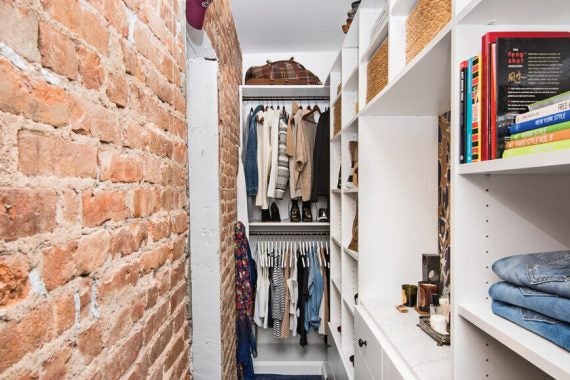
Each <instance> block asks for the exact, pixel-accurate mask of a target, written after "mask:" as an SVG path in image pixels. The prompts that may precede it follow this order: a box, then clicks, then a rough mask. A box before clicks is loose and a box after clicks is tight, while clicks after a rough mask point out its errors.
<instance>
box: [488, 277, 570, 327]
mask: <svg viewBox="0 0 570 380" xmlns="http://www.w3.org/2000/svg"><path fill="white" fill-rule="evenodd" d="M489 295H490V296H491V298H492V299H494V300H495V301H501V302H505V303H509V304H511V305H515V306H520V307H524V308H525V309H529V310H532V311H536V312H537V313H541V314H544V315H546V316H548V317H551V318H554V319H557V320H559V321H562V322H567V323H570V299H568V298H563V297H559V296H557V295H554V294H549V293H544V292H540V291H538V290H534V289H530V288H525V287H522V286H516V285H513V284H510V283H508V282H504V281H503V282H497V283H496V284H494V285H493V286H491V288H490V289H489Z"/></svg>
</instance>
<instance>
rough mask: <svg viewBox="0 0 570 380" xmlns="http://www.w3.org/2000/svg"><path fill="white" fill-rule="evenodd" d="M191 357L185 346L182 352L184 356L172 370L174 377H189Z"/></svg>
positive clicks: (172, 376) (171, 375)
mask: <svg viewBox="0 0 570 380" xmlns="http://www.w3.org/2000/svg"><path fill="white" fill-rule="evenodd" d="M188 361H189V359H188V348H187V347H186V348H184V352H183V354H182V356H181V357H180V360H179V361H178V364H176V365H175V366H174V369H173V370H172V372H171V374H170V377H171V378H172V379H184V380H186V379H189V378H190V376H189V373H188V368H189V362H188Z"/></svg>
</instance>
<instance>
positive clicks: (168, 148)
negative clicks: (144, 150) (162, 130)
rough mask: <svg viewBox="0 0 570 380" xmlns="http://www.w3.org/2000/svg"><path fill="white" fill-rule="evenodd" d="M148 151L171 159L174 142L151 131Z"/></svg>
mask: <svg viewBox="0 0 570 380" xmlns="http://www.w3.org/2000/svg"><path fill="white" fill-rule="evenodd" d="M148 150H149V151H150V152H152V153H154V154H156V155H159V156H162V157H171V156H172V142H171V141H170V140H168V139H167V138H166V137H165V136H163V135H162V134H159V133H157V132H155V131H149V140H148Z"/></svg>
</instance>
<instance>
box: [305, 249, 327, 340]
mask: <svg viewBox="0 0 570 380" xmlns="http://www.w3.org/2000/svg"><path fill="white" fill-rule="evenodd" d="M309 265H310V266H309V270H310V278H312V281H311V282H310V284H309V300H308V301H307V307H306V308H305V330H307V331H309V329H310V328H311V327H312V328H314V329H315V330H318V329H319V326H320V324H321V318H320V317H319V309H320V307H321V301H322V299H323V286H324V285H323V275H322V274H321V271H320V269H319V262H318V260H317V258H316V250H315V248H314V247H311V250H310V253H309Z"/></svg>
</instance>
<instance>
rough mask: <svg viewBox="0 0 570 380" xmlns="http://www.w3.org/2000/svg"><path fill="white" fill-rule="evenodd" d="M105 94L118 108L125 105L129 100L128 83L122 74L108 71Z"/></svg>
mask: <svg viewBox="0 0 570 380" xmlns="http://www.w3.org/2000/svg"><path fill="white" fill-rule="evenodd" d="M107 96H108V97H109V100H110V101H112V102H113V103H115V104H116V105H117V107H119V108H124V107H126V106H127V103H128V100H129V85H128V83H127V79H126V78H125V76H124V75H123V74H114V73H109V81H108V82H107Z"/></svg>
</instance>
